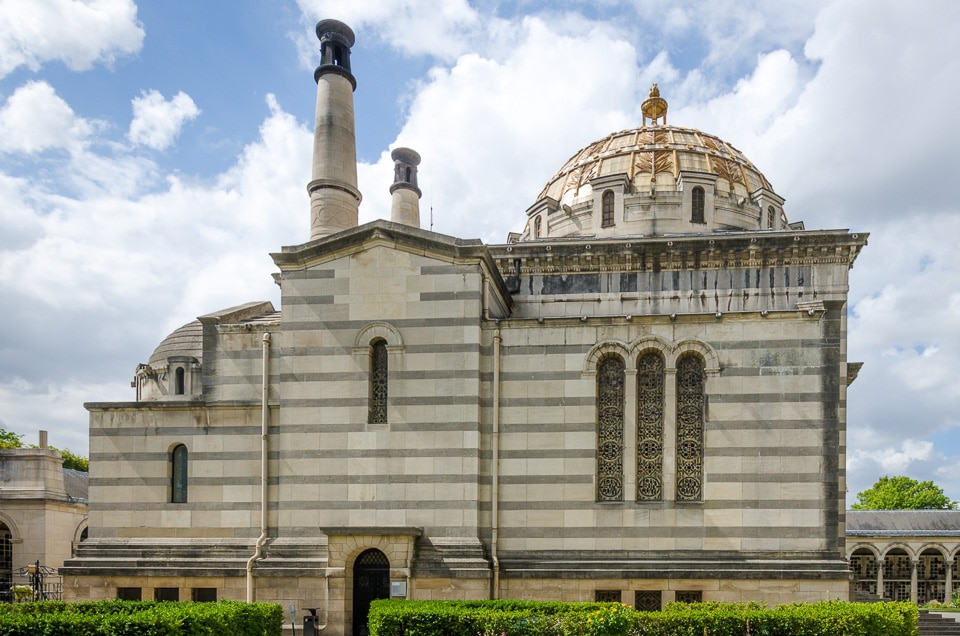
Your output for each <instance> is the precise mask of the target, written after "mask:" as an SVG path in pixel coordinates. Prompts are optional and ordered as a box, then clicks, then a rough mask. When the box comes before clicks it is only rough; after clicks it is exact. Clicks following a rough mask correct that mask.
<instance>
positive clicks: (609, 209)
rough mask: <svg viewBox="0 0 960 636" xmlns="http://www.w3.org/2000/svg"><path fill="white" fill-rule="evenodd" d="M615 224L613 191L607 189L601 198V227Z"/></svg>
mask: <svg viewBox="0 0 960 636" xmlns="http://www.w3.org/2000/svg"><path fill="white" fill-rule="evenodd" d="M613 224H614V220H613V191H612V190H607V191H606V192H604V193H603V198H602V199H601V216H600V227H612V226H613Z"/></svg>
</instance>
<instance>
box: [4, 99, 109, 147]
mask: <svg viewBox="0 0 960 636" xmlns="http://www.w3.org/2000/svg"><path fill="white" fill-rule="evenodd" d="M91 130H92V126H91V124H90V123H89V122H87V121H85V120H84V119H82V118H80V117H77V116H76V114H74V112H73V109H71V108H70V106H69V105H68V104H67V103H66V102H65V101H63V99H61V98H60V97H59V96H58V95H57V93H56V91H55V90H54V89H53V87H52V86H50V84H48V83H46V82H42V81H34V82H28V83H27V84H24V85H23V86H21V87H19V88H18V89H17V90H15V91H14V93H13V95H11V96H10V97H9V98H8V99H7V101H6V103H5V104H4V105H3V108H2V109H0V152H9V153H14V152H16V153H25V154H33V153H37V152H42V151H44V150H49V149H53V148H59V149H66V150H70V151H73V152H76V151H79V150H80V148H81V147H82V146H83V144H84V142H85V141H86V139H87V137H88V136H89V135H90V133H91Z"/></svg>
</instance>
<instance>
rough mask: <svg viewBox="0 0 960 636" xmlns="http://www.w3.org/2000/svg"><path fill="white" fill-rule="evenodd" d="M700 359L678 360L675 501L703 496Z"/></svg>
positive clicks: (702, 401)
mask: <svg viewBox="0 0 960 636" xmlns="http://www.w3.org/2000/svg"><path fill="white" fill-rule="evenodd" d="M705 377H706V376H705V374H704V370H703V360H701V359H700V358H699V357H698V356H696V355H685V356H683V357H682V358H680V361H679V362H678V363H677V501H702V500H703V406H704V380H705Z"/></svg>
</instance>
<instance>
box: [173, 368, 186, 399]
mask: <svg viewBox="0 0 960 636" xmlns="http://www.w3.org/2000/svg"><path fill="white" fill-rule="evenodd" d="M185 376H186V372H185V371H184V370H183V367H177V370H176V372H175V373H174V384H175V387H174V392H175V393H176V394H177V395H183V394H184V393H186V383H185V382H184V380H185Z"/></svg>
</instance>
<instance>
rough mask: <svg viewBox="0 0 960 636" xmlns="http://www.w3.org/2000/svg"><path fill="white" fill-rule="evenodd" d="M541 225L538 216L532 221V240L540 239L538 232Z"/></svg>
mask: <svg viewBox="0 0 960 636" xmlns="http://www.w3.org/2000/svg"><path fill="white" fill-rule="evenodd" d="M541 225H542V224H541V221H540V217H539V216H538V217H537V218H535V219H534V220H533V238H540V230H541V229H543V228H542V227H541Z"/></svg>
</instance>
